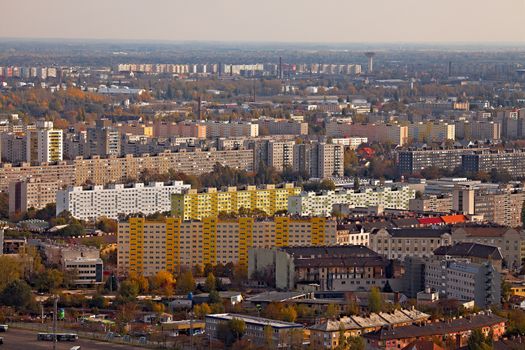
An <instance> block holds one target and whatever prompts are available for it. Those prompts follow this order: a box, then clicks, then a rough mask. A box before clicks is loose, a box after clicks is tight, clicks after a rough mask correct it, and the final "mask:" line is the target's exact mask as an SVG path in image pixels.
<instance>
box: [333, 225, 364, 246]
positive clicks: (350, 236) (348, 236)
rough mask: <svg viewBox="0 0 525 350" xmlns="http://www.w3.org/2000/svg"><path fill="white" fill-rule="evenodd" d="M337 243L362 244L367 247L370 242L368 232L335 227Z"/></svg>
mask: <svg viewBox="0 0 525 350" xmlns="http://www.w3.org/2000/svg"><path fill="white" fill-rule="evenodd" d="M337 244H340V245H348V244H350V245H362V246H365V247H368V246H369V244H370V232H365V230H364V229H361V230H360V231H350V230H347V229H337Z"/></svg>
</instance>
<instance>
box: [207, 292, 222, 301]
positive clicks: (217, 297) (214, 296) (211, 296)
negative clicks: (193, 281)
mask: <svg viewBox="0 0 525 350" xmlns="http://www.w3.org/2000/svg"><path fill="white" fill-rule="evenodd" d="M208 301H209V302H210V304H217V303H221V302H222V300H221V296H220V294H219V292H218V291H216V290H215V289H212V290H211V291H210V294H209V296H208Z"/></svg>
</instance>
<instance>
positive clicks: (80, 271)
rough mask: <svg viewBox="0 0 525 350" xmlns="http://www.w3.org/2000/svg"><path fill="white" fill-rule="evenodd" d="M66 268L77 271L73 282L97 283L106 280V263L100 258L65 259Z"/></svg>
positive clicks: (82, 284) (63, 262) (79, 283)
mask: <svg viewBox="0 0 525 350" xmlns="http://www.w3.org/2000/svg"><path fill="white" fill-rule="evenodd" d="M62 266H63V268H64V270H70V271H75V279H74V280H73V283H74V284H76V285H78V286H85V285H95V284H100V283H102V282H104V279H103V273H104V263H103V262H102V259H100V258H82V257H77V258H75V259H64V260H63V261H62Z"/></svg>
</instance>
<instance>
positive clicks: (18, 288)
mask: <svg viewBox="0 0 525 350" xmlns="http://www.w3.org/2000/svg"><path fill="white" fill-rule="evenodd" d="M32 300H33V294H32V293H31V287H30V286H29V285H28V284H27V283H26V282H25V281H24V280H15V281H12V282H11V283H9V284H8V285H7V286H6V287H5V289H4V290H3V291H2V293H1V294H0V303H2V305H5V306H12V307H14V308H16V309H24V308H27V307H28V306H29V304H30V303H31V302H32Z"/></svg>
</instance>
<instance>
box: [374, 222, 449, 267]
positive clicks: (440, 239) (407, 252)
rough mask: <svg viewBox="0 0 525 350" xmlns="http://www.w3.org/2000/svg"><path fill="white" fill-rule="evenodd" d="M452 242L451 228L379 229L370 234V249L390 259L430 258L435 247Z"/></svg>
mask: <svg viewBox="0 0 525 350" xmlns="http://www.w3.org/2000/svg"><path fill="white" fill-rule="evenodd" d="M451 244H452V235H451V232H450V230H449V229H421V228H414V229H379V230H377V231H376V232H372V233H371V234H370V249H372V250H373V251H375V252H377V253H379V254H382V255H384V256H386V257H387V258H388V259H399V260H404V259H405V258H407V257H414V258H415V257H419V258H428V257H430V256H432V254H433V251H434V250H435V249H437V248H439V247H441V246H446V245H451Z"/></svg>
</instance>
